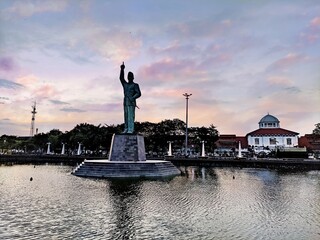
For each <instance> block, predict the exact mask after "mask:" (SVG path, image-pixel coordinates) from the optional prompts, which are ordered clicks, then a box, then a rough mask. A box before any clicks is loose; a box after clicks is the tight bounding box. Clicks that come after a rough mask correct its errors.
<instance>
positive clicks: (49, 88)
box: [31, 83, 58, 99]
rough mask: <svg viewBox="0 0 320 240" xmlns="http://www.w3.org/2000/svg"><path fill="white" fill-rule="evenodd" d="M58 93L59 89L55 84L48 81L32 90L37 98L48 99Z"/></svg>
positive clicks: (32, 93)
mask: <svg viewBox="0 0 320 240" xmlns="http://www.w3.org/2000/svg"><path fill="white" fill-rule="evenodd" d="M57 93H58V91H57V89H56V87H55V86H53V85H51V84H48V83H46V84H43V85H41V86H39V87H37V88H35V89H34V90H33V91H32V92H31V95H32V96H35V97H36V99H46V98H50V97H54V96H55V95H57Z"/></svg>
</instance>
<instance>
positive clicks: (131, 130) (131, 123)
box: [127, 106, 135, 133]
mask: <svg viewBox="0 0 320 240" xmlns="http://www.w3.org/2000/svg"><path fill="white" fill-rule="evenodd" d="M127 117H128V118H127V119H128V123H127V126H128V133H134V119H135V106H128V113H127Z"/></svg>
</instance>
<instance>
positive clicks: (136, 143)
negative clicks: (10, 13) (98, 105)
mask: <svg viewBox="0 0 320 240" xmlns="http://www.w3.org/2000/svg"><path fill="white" fill-rule="evenodd" d="M72 174H74V175H76V176H79V177H96V178H115V179H121V178H168V177H174V176H177V175H180V170H179V169H177V168H176V167H175V166H174V165H173V164H172V163H171V162H169V161H163V160H162V161H159V160H146V153H145V146H144V138H143V136H141V135H132V134H119V135H113V137H112V142H111V148H110V154H109V159H104V160H84V162H82V163H81V164H80V165H79V166H78V167H77V168H76V169H75V170H74V171H73V172H72Z"/></svg>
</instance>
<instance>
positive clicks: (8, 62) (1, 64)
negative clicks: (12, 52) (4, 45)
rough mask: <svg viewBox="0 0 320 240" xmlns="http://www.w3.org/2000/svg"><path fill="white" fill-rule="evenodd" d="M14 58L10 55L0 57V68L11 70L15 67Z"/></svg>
mask: <svg viewBox="0 0 320 240" xmlns="http://www.w3.org/2000/svg"><path fill="white" fill-rule="evenodd" d="M14 67H15V66H14V62H13V59H12V58H10V57H2V58H0V70H3V71H6V72H9V71H12V70H13V69H14Z"/></svg>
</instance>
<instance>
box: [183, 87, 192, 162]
mask: <svg viewBox="0 0 320 240" xmlns="http://www.w3.org/2000/svg"><path fill="white" fill-rule="evenodd" d="M182 95H183V96H185V97H186V146H185V150H184V155H185V156H187V154H188V153H187V148H188V100H189V97H190V96H191V95H192V94H188V93H184V94H182Z"/></svg>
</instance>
